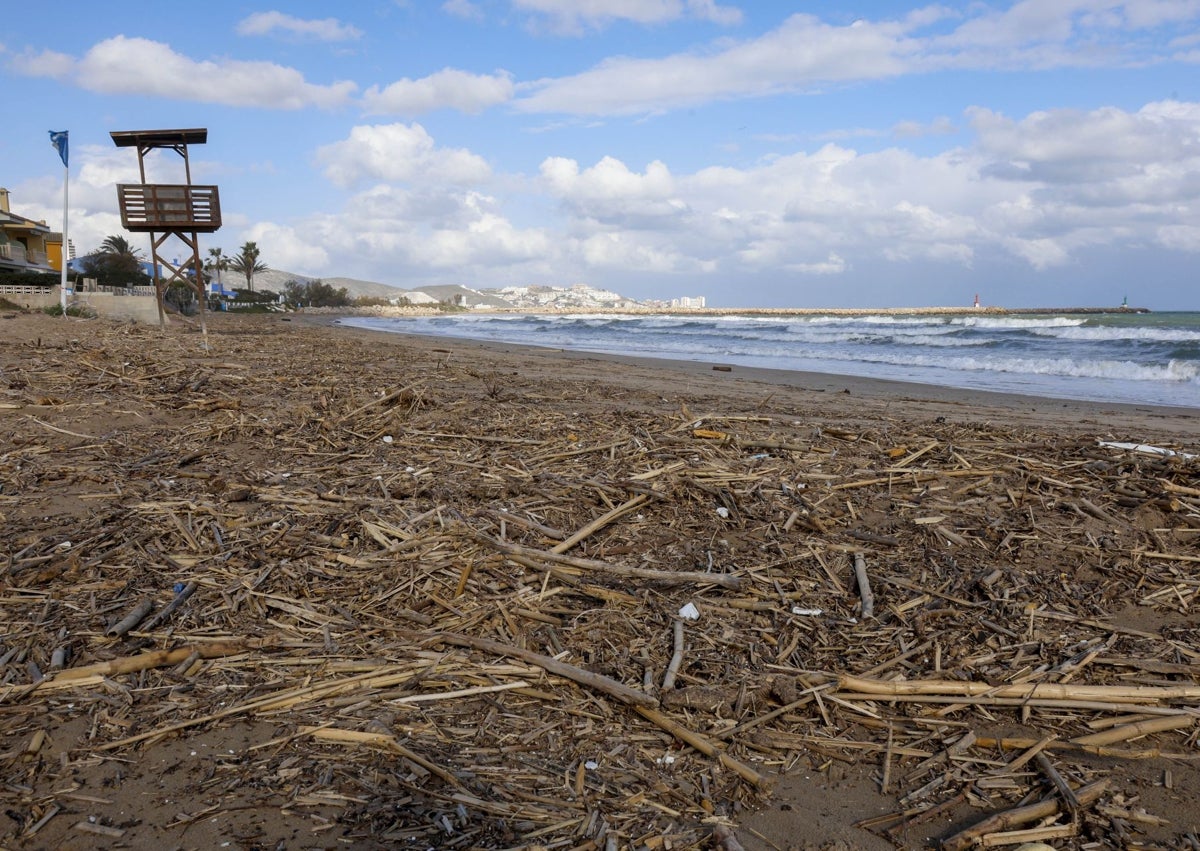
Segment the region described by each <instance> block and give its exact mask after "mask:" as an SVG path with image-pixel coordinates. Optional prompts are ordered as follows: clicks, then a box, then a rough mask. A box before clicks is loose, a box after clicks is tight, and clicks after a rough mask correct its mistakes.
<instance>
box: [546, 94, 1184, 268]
mask: <svg viewBox="0 0 1200 851" xmlns="http://www.w3.org/2000/svg"><path fill="white" fill-rule="evenodd" d="M969 118H970V129H973V130H974V131H975V133H976V134H977V135H976V138H975V140H974V143H973V145H972V146H971V147H964V148H958V149H954V150H950V151H947V152H945V153H942V154H938V155H934V156H918V155H917V154H914V153H912V152H908V151H904V150H900V149H898V148H890V149H885V150H882V151H875V152H870V153H858V152H856V151H854V150H852V149H850V148H846V147H842V146H839V145H835V144H827V145H825V146H824V147H822V148H820V149H819V150H816V151H813V152H798V153H793V154H789V155H786V156H778V157H774V158H771V159H767V160H764V161H763V162H761V163H759V164H757V165H754V166H751V167H748V168H728V167H721V168H706V169H701V170H699V171H696V172H694V173H690V174H674V173H672V172H671V171H670V170H669V168H668V167H667V165H666V164H664V163H662V162H657V161H656V162H653V163H650V164H649V165H647V166H646V167H645V170H644V171H643V172H638V171H637V170H635V169H633V168H630V167H629V166H628V165H626V164H625V163H624V162H622V161H620V160H618V159H615V158H613V157H603V158H601V159H600V160H598V161H597V162H596V163H595V164H594V165H592V166H590V167H581V166H580V164H579V163H578V162H576V161H575V160H571V159H567V158H563V157H552V158H548V159H546V160H545V161H544V162H543V163H542V166H541V180H540V185H541V187H542V188H543V189H544V190H545V191H546V192H547V193H549V194H550V196H551V197H552V198H554V199H555V200H557V201H558V202H559V203H560V205H561V209H562V210H563V212H565V213H566V214H567V215H568V216H569V220H568V225H567V226H566V232H567V233H568V234H569V235H570V237H571V239H570V240H569V241H567V243H566V245H567V246H568V249H569V250H570V251H571V252H573V253H574V254H575V255H576V256H577V257H578V259H579V262H581V263H582V264H583V265H584V266H585V267H588V266H592V265H595V266H596V267H600V266H603V267H604V268H616V267H618V266H619V265H620V263H622V262H625V263H628V264H630V268H638V269H644V270H652V271H656V272H664V273H665V272H667V271H672V272H677V273H678V272H689V273H693V274H700V273H701V272H700V271H699V270H707V269H715V270H718V271H720V272H722V273H724V274H735V273H736V274H752V273H754V272H757V271H768V270H771V269H777V270H786V271H789V272H793V273H796V274H798V275H802V276H810V275H837V274H841V273H844V272H849V271H851V269H852V266H858V267H865V266H868V265H871V264H872V263H874V264H878V263H881V262H886V263H890V264H897V263H899V264H907V265H915V264H926V263H935V264H937V265H938V266H939V267H945V266H949V267H957V268H959V269H963V270H965V269H968V268H971V267H973V266H975V265H976V264H977V263H978V262H979V258H980V257H982V256H989V257H994V256H997V255H998V254H1007V255H1009V256H1010V257H1013V258H1016V259H1018V260H1020V261H1021V262H1023V263H1025V264H1027V265H1028V266H1029V267H1030V268H1032V269H1034V270H1039V271H1040V270H1048V269H1052V268H1057V267H1062V266H1065V265H1068V264H1071V263H1074V262H1077V261H1078V260H1079V258H1080V257H1082V256H1083V255H1084V254H1085V252H1087V251H1088V250H1090V249H1093V248H1097V247H1106V248H1109V247H1114V246H1128V247H1131V248H1139V249H1140V248H1144V247H1145V246H1147V245H1161V246H1164V247H1168V248H1172V249H1176V250H1184V251H1192V250H1196V248H1197V247H1200V246H1198V243H1197V234H1198V233H1200V105H1196V104H1188V103H1179V102H1173V101H1171V102H1162V103H1154V104H1148V105H1146V106H1145V107H1143V108H1142V109H1141V110H1138V111H1136V112H1125V111H1122V110H1118V109H1115V108H1105V109H1101V110H1094V111H1092V112H1089V113H1079V112H1072V111H1068V110H1059V111H1054V112H1044V113H1033V114H1030V115H1027V116H1025V117H1024V118H1022V119H1019V120H1013V119H1008V118H1006V117H1004V116H1002V115H999V114H996V113H992V112H988V111H986V110H979V109H976V110H972V111H971V112H970V114H969ZM941 125H942V122H940V121H939V122H935V126H941Z"/></svg>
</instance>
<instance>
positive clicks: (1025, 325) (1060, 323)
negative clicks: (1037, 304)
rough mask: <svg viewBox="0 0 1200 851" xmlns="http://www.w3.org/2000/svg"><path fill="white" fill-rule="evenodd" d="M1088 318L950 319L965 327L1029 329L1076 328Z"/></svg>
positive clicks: (984, 317)
mask: <svg viewBox="0 0 1200 851" xmlns="http://www.w3.org/2000/svg"><path fill="white" fill-rule="evenodd" d="M1085 322H1087V320H1086V319H1077V318H1072V317H1068V316H1050V317H1046V318H1038V319H1030V318H1028V317H1022V316H955V317H952V318H951V319H950V324H951V325H961V326H963V327H965V328H994V329H996V330H1016V331H1027V330H1030V329H1034V328H1074V327H1078V326H1080V325H1083V324H1084V323H1085Z"/></svg>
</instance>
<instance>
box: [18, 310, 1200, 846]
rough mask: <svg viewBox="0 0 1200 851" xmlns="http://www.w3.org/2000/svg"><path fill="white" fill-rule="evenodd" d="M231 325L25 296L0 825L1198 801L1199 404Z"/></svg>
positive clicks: (114, 828) (1114, 836)
mask: <svg viewBox="0 0 1200 851" xmlns="http://www.w3.org/2000/svg"><path fill="white" fill-rule="evenodd" d="M207 325H208V341H207V348H205V344H204V340H203V338H202V336H201V334H200V332H199V328H198V326H197V325H196V324H194V323H191V322H182V321H176V322H175V323H174V324H172V325H171V326H170V327H169V328H167V329H166V330H165V332H164V331H160V330H159V329H158V328H157V327H150V326H145V325H131V324H121V323H116V322H113V321H107V320H86V321H80V320H63V319H61V318H59V319H55V318H51V317H47V316H44V315H34V314H8V313H6V314H4V315H3V317H2V318H0V556H2V559H0V599H2V600H3V611H4V615H5V617H4V632H3V637H2V640H0V662H2V664H3V667H2V668H0V673H2V675H3V682H2V683H0V731H2V734H3V736H2V738H3V742H4V744H3V745H2V746H0V750H2V751H3V752H2V753H0V765H2V766H3V771H4V780H5V784H4V787H3V791H0V796H2V797H3V800H4V804H5V806H4V807H3V808H2V809H0V812H2V813H3V815H0V844H3V845H4V847H12V848H81V849H82V848H96V847H164V848H211V847H220V846H222V845H223V844H227V845H226V847H237V848H363V849H372V848H397V847H401V848H407V847H414V848H415V847H421V848H432V847H437V848H443V847H444V848H535V847H537V848H574V849H585V848H586V849H608V848H651V849H680V848H722V849H726V851H735V849H737V848H739V847H741V848H746V849H752V851H753V849H779V848H783V849H792V848H796V849H800V848H803V849H809V848H812V849H815V848H839V849H876V848H878V849H885V848H926V847H938V845H939V844H941V845H942V846H943V847H947V848H967V847H978V843H980V842H983V843H984V844H985V845H990V846H995V845H999V844H1019V843H1020V842H1022V841H1034V840H1037V841H1043V842H1047V843H1049V844H1050V846H1051V847H1054V848H1062V849H1084V848H1087V849H1109V848H1112V849H1116V848H1129V847H1138V848H1185V847H1196V845H1197V844H1200V770H1198V768H1197V763H1196V760H1197V758H1198V757H1200V750H1198V749H1197V735H1198V729H1197V727H1196V719H1197V718H1200V628H1198V627H1197V626H1196V623H1197V619H1196V605H1197V603H1196V598H1197V595H1198V594H1200V581H1197V580H1196V578H1195V577H1196V571H1197V567H1198V566H1200V460H1198V459H1197V458H1196V457H1195V456H1197V455H1200V411H1196V410H1191V409H1181V408H1156V407H1151V406H1125V405H1109V404H1101V403H1085V402H1074V401H1062V400H1049V399H1035V398H1030V397H1022V396H1012V395H1005V394H988V393H978V392H972V391H964V390H956V389H946V388H939V387H932V386H924V385H917V384H904V383H896V382H883V381H875V380H867V379H857V378H848V377H842V376H829V375H819V374H810V373H790V372H776V371H770V370H756V369H749V368H743V367H731V366H729V365H727V364H722V363H720V362H712V363H704V362H678V361H651V360H647V359H642V358H629V357H620V356H601V355H592V354H583V353H573V352H565V351H557V350H545V349H534V348H529V347H517V346H506V345H493V344H482V343H476V342H470V341H463V340H447V339H439V338H429V337H418V336H408V335H395V334H387V333H382V332H367V331H361V330H357V329H350V328H346V327H341V326H338V325H337V324H336V320H335V319H334V318H331V317H325V316H301V315H289V316H285V317H281V316H279V315H266V316H231V315H227V314H221V315H216V316H210V317H209V318H208V322H207ZM1124 444H1133V445H1144V447H1145V448H1143V449H1133V448H1126V447H1124V446H1123V445H1124ZM1150 447H1153V448H1157V449H1158V450H1160V451H1154V450H1153V449H1151V448H1150ZM1188 843H1193V844H1192V845H1189V844H1188Z"/></svg>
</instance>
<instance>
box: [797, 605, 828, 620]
mask: <svg viewBox="0 0 1200 851" xmlns="http://www.w3.org/2000/svg"><path fill="white" fill-rule="evenodd" d="M792 614H793V615H807V616H808V617H813V618H815V617H819V616H820V615H823V614H825V610H824V609H805V608H802V607H801V606H792Z"/></svg>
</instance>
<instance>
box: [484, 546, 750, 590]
mask: <svg viewBox="0 0 1200 851" xmlns="http://www.w3.org/2000/svg"><path fill="white" fill-rule="evenodd" d="M475 538H476V540H478V541H480V542H481V543H484V544H487V545H488V546H489V547H492V548H493V549H495V550H498V551H500V552H502V553H508V554H509V555H515V556H523V557H525V558H528V559H533V560H535V561H542V562H549V563H550V564H561V565H563V566H565V567H575V568H579V569H580V570H595V571H601V572H604V573H611V574H613V575H614V576H626V577H630V578H634V579H652V580H655V581H658V582H669V583H673V584H676V585H683V584H693V583H694V584H698V585H699V584H707V585H720V586H721V587H722V588H729V589H730V590H732V591H740V590H741V589H742V586H743V585H744V584H745V581H744V580H743V579H742V577H740V576H730V575H729V574H727V573H702V572H700V571H695V570H650V569H648V568H643V567H626V566H625V565H620V564H609V563H608V562H603V561H595V560H594V559H584V558H575V557H572V556H566V555H561V554H559V553H554V552H550V551H548V550H535V549H533V548H532V547H522V546H521V545H520V544H510V543H508V542H507V541H498V540H496V539H495V538H489V537H488V536H487V535H480V534H478V533H476V534H475Z"/></svg>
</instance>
